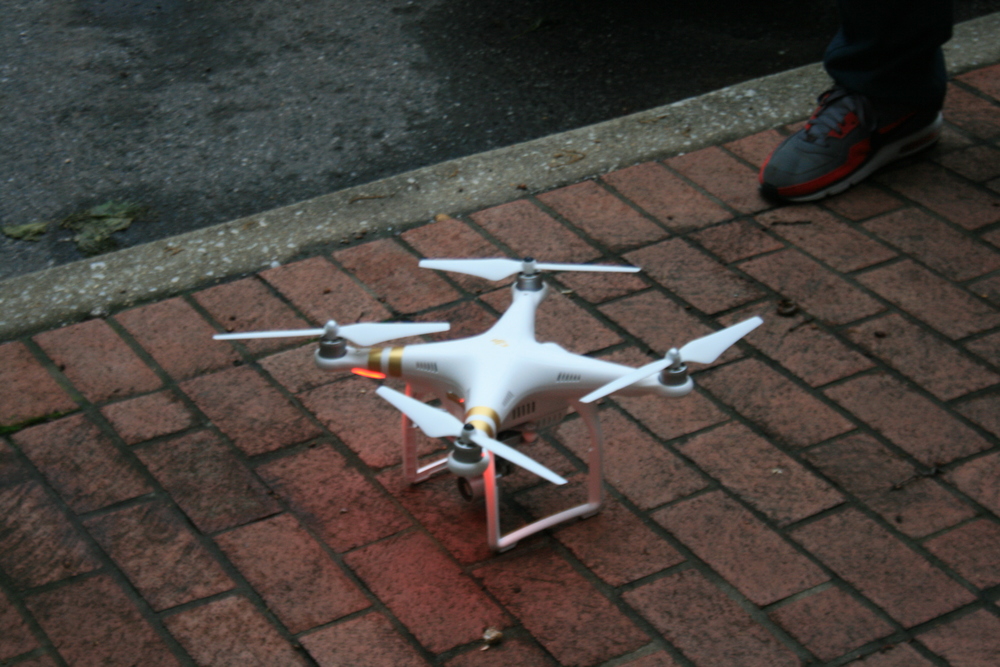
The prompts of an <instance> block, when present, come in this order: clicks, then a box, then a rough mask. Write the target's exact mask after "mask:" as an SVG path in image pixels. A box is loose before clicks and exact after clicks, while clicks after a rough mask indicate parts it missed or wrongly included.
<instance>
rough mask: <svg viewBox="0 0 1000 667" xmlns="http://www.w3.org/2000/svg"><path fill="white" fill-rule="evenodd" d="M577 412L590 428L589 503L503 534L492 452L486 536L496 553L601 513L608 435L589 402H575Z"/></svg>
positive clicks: (486, 477)
mask: <svg viewBox="0 0 1000 667" xmlns="http://www.w3.org/2000/svg"><path fill="white" fill-rule="evenodd" d="M574 407H575V408H576V411H577V412H578V413H580V417H581V418H582V419H583V420H584V422H585V423H586V424H587V428H588V430H589V431H590V451H589V453H588V456H587V459H588V460H587V466H588V467H589V469H590V470H589V472H588V473H587V502H585V503H583V504H582V505H577V506H576V507H571V508H570V509H568V510H563V511H562V512H557V513H555V514H553V515H551V516H548V517H545V518H544V519H539V520H538V521H535V522H533V523H529V524H528V525H526V526H522V527H521V528H518V529H517V530H514V531H511V532H509V533H507V534H506V535H501V534H500V489H499V487H498V486H497V477H496V460H495V459H494V457H493V454H492V453H489V457H490V465H489V467H488V468H487V469H486V472H484V473H483V485H484V490H485V494H486V532H487V534H486V539H487V541H488V543H489V545H490V548H491V549H493V550H494V551H496V552H504V551H507V550H508V549H512V548H514V547H515V546H517V543H518V542H520V541H521V540H522V539H524V538H525V537H528V536H529V535H534V534H535V533H537V532H539V531H541V530H545V529H546V528H551V527H552V526H555V525H556V524H560V523H562V522H563V521H569V520H570V519H575V518H577V517H582V518H587V517H591V516H593V515H595V514H597V512H598V511H600V509H601V504H602V499H601V498H602V495H601V492H602V484H603V479H604V472H603V463H604V456H603V443H604V437H603V435H602V434H601V425H600V422H598V419H597V409H596V408H595V407H594V406H593V405H591V404H589V403H579V402H577V403H575V404H574Z"/></svg>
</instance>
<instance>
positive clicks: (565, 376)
mask: <svg viewBox="0 0 1000 667" xmlns="http://www.w3.org/2000/svg"><path fill="white" fill-rule="evenodd" d="M581 377H582V376H580V375H579V374H577V373H560V374H559V375H558V376H557V377H556V382H579V381H580V379H581Z"/></svg>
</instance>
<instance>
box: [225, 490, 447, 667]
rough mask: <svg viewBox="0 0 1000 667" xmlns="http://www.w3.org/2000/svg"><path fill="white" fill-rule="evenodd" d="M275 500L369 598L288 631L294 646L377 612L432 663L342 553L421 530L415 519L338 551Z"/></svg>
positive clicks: (406, 628) (345, 553)
mask: <svg viewBox="0 0 1000 667" xmlns="http://www.w3.org/2000/svg"><path fill="white" fill-rule="evenodd" d="M276 500H277V502H278V503H280V504H281V506H282V508H283V512H282V514H288V515H289V516H292V517H294V518H295V521H296V525H297V526H298V527H299V528H300V529H301V530H303V531H305V532H306V533H307V534H308V535H309V537H310V538H311V539H312V540H313V541H314V542H315V543H316V544H317V545H319V547H320V549H321V550H322V551H323V552H324V554H326V556H327V557H328V558H330V559H331V560H332V561H333V562H334V563H336V565H337V567H338V569H339V570H340V571H341V572H342V573H343V574H344V575H345V576H346V577H347V578H348V580H349V581H350V582H351V583H352V584H353V585H354V586H356V587H357V589H358V590H359V591H361V593H362V595H364V596H365V598H367V599H368V600H369V602H370V606H368V607H365V608H364V609H360V610H358V611H356V612H352V613H351V614H347V615H344V616H341V617H339V618H335V619H333V620H332V621H329V622H327V623H322V624H320V625H317V626H315V627H312V628H308V629H306V630H303V631H302V632H299V633H298V634H291V633H289V635H290V636H291V637H293V638H294V640H295V641H294V644H295V645H297V646H301V642H300V641H299V639H300V638H302V637H305V636H307V635H309V634H311V633H313V632H317V631H319V630H322V629H324V628H328V627H332V626H335V625H340V624H341V623H345V622H347V621H349V620H352V619H354V618H359V617H361V616H365V615H367V614H369V613H377V614H381V615H382V616H383V617H384V618H385V619H386V620H387V621H388V622H389V623H390V625H392V627H393V630H394V631H395V632H396V633H398V634H399V635H400V636H401V637H402V638H403V639H404V640H405V641H406V642H407V643H409V644H410V646H411V647H413V648H414V650H416V651H417V653H418V654H419V655H421V656H422V657H423V658H424V659H425V660H427V661H428V662H429V663H431V664H434V654H433V653H431V652H430V650H429V649H427V648H425V647H424V646H423V645H422V644H421V643H420V642H419V641H417V638H416V637H415V636H414V635H413V633H412V632H411V631H410V629H409V628H408V627H406V625H404V624H403V622H402V621H400V620H399V618H397V616H396V614H395V613H393V611H392V610H391V609H389V607H388V606H386V604H385V603H384V602H383V601H382V599H381V598H380V597H379V596H377V595H376V594H375V592H374V591H372V590H371V588H370V587H369V586H368V584H367V583H365V581H364V580H363V579H361V577H359V576H358V575H357V573H355V572H354V570H353V569H352V568H351V567H349V566H348V565H347V563H346V562H345V560H344V557H345V556H347V555H348V554H350V553H353V552H355V551H358V550H360V549H365V548H368V547H370V546H372V545H374V544H378V543H381V542H386V541H388V540H391V539H393V538H398V537H401V536H404V535H409V534H411V533H417V532H421V531H420V524H419V523H417V522H416V521H415V520H414V521H413V525H410V526H407V527H405V528H403V529H402V530H399V531H396V532H395V533H392V534H391V535H386V536H384V537H381V538H379V539H377V540H372V541H371V542H368V543H366V544H362V545H359V546H357V547H354V548H352V549H348V550H345V551H343V552H338V551H336V550H335V549H333V547H331V546H330V545H329V544H327V543H326V541H325V540H323V539H322V538H321V537H320V536H319V534H318V533H317V532H316V531H315V530H314V529H313V528H312V527H311V526H310V525H309V523H308V522H306V521H302V520H301V519H300V517H299V515H298V514H297V513H296V512H295V511H294V510H293V509H292V508H291V507H288V506H287V503H286V502H285V500H284V499H283V498H281V497H280V496H279V497H278V498H276ZM404 511H405V510H404ZM406 516H409V514H407V515H406ZM410 518H411V519H412V517H410ZM244 525H250V524H244ZM432 539H433V537H432ZM302 651H303V652H305V653H308V651H307V650H306V649H305V648H304V647H302ZM309 659H310V660H313V658H312V655H311V654H309ZM313 662H315V661H314V660H313Z"/></svg>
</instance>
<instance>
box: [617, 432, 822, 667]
mask: <svg viewBox="0 0 1000 667" xmlns="http://www.w3.org/2000/svg"><path fill="white" fill-rule="evenodd" d="M657 440H658V441H659V439H657ZM675 453H676V452H675ZM685 462H686V458H685ZM695 470H698V471H699V472H701V474H703V475H704V472H702V471H701V470H700V469H699V468H697V467H696V466H695ZM606 486H607V487H610V489H609V490H613V491H614V493H615V499H616V501H617V502H618V503H620V504H621V505H622V506H623V507H625V508H626V509H628V511H630V512H631V513H632V514H634V515H636V516H637V517H638V518H639V520H640V521H642V523H643V524H644V525H645V526H646V527H647V528H649V529H650V530H652V531H653V533H654V534H656V535H659V536H660V537H661V538H662V539H663V540H665V541H666V542H667V544H669V545H670V546H671V547H673V548H674V549H675V550H676V551H677V552H678V553H679V554H680V555H681V556H683V557H684V560H683V561H682V562H681V563H678V564H676V565H674V566H671V567H669V568H665V569H664V570H661V571H660V572H656V573H653V574H651V575H647V576H646V577H644V578H643V579H641V580H639V581H636V582H630V583H628V584H625V585H623V586H620V587H618V589H617V592H618V594H619V595H621V594H622V593H624V592H627V591H630V590H634V589H636V588H639V587H640V586H641V585H644V584H645V583H651V582H652V581H656V580H659V579H662V578H664V577H666V576H671V575H672V574H675V573H677V572H682V571H684V570H687V569H695V570H697V571H698V572H699V573H700V574H701V575H702V576H703V577H705V578H706V579H707V580H708V581H710V582H711V583H713V584H714V585H715V587H716V588H718V589H720V590H722V591H723V592H724V593H725V594H726V596H727V597H728V598H729V599H731V600H733V601H734V602H736V603H737V604H738V605H739V606H740V607H741V608H742V609H743V610H744V611H745V612H747V613H748V614H749V615H750V616H751V618H753V619H754V620H755V621H756V622H757V623H759V624H760V625H762V626H764V628H766V629H767V630H768V631H769V632H770V633H771V634H772V635H773V636H774V637H775V638H776V639H777V640H778V641H779V642H780V643H781V644H783V645H784V646H786V647H787V648H789V650H791V651H792V652H793V653H794V654H795V655H797V656H798V657H799V658H800V659H802V660H806V659H812V653H811V652H810V651H809V650H808V649H806V648H805V646H803V645H802V644H801V643H799V642H798V641H797V640H795V639H794V638H793V637H792V636H791V635H790V634H788V633H787V632H786V631H785V630H784V629H783V628H781V627H780V626H778V625H777V624H776V623H774V622H773V621H772V620H771V619H770V617H768V616H767V614H766V613H765V612H764V611H763V610H762V609H761V608H760V607H758V606H757V605H756V604H754V603H753V602H751V601H750V599H749V598H747V597H746V596H744V595H743V593H742V592H740V591H739V590H738V589H737V588H736V587H735V586H734V585H732V584H730V583H729V582H728V581H727V580H726V579H725V578H724V577H723V576H722V575H721V574H719V573H718V572H716V571H715V569H714V568H712V566H711V565H709V564H708V563H707V562H706V561H704V560H703V559H702V558H700V557H699V556H698V555H697V554H696V553H695V552H694V551H692V550H691V549H690V548H689V547H688V546H687V545H686V544H684V543H683V542H682V541H681V540H680V539H678V538H676V537H675V536H674V535H673V533H671V532H670V531H668V530H667V529H666V528H664V527H663V526H662V525H660V524H659V523H658V522H657V521H655V520H654V519H653V518H652V516H651V514H652V513H653V512H654V511H657V509H659V508H656V509H650V510H648V511H643V510H641V509H639V507H638V506H637V505H635V504H634V503H633V502H632V501H631V500H630V499H629V498H627V497H625V496H624V495H623V494H621V493H620V492H618V491H617V489H614V487H613V485H610V484H608V485H606ZM717 490H719V489H711V490H699V491H698V492H695V493H693V494H688V495H687V496H684V498H679V499H677V501H675V502H681V501H683V500H688V499H690V498H692V497H694V496H697V495H704V494H705V493H709V492H711V491H717ZM723 490H724V491H726V492H728V490H726V489H723ZM737 502H739V500H738V499H737ZM779 534H780V533H779ZM782 538H783V539H784V541H786V542H789V541H790V540H788V538H787V537H786V536H784V535H782ZM793 546H794V547H798V545H797V544H794V543H793ZM824 571H825V569H824ZM640 581H641V582H643V583H639V582H640ZM622 604H626V605H627V603H625V601H624V600H622ZM629 608H631V607H629ZM633 611H634V610H633ZM636 613H638V612H636ZM639 616H640V617H642V616H641V614H639ZM642 618H643V621H644V622H645V623H648V621H645V618H644V617H642ZM648 627H649V628H651V629H652V631H653V632H654V633H655V634H654V636H656V637H659V638H660V639H661V640H663V641H664V642H667V640H666V638H665V637H663V636H662V635H661V633H659V632H658V631H656V630H655V628H652V625H651V624H650V625H649V626H648ZM646 628H647V626H645V625H644V626H643V629H644V630H646V631H647V632H649V630H647V629H646ZM667 643H668V644H669V642H667Z"/></svg>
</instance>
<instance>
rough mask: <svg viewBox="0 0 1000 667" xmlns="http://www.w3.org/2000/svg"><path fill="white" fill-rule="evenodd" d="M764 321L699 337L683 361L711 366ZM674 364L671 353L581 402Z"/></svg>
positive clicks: (682, 352) (682, 356) (682, 351)
mask: <svg viewBox="0 0 1000 667" xmlns="http://www.w3.org/2000/svg"><path fill="white" fill-rule="evenodd" d="M763 322H764V320H762V319H761V318H759V317H751V318H750V319H749V320H744V321H742V322H740V323H739V324H734V325H733V326H731V327H726V328H725V329H722V330H721V331H716V332H715V333H711V334H709V335H707V336H703V337H702V338H696V339H695V340H693V341H691V342H690V343H688V344H687V345H685V346H684V347H682V348H681V349H680V352H679V357H680V361H682V362H689V361H691V362H694V363H698V364H710V363H712V362H713V361H715V360H716V359H718V358H719V357H720V356H722V353H723V352H725V351H726V350H728V349H729V348H730V347H732V345H733V344H734V343H735V342H736V341H738V340H739V339H741V338H743V337H744V336H746V335H747V334H748V333H750V332H751V331H753V330H754V329H756V328H757V327H759V326H760V325H761V324H762V323H763ZM673 363H674V359H673V358H671V355H669V354H668V355H667V356H666V357H665V358H663V359H660V360H659V361H654V362H652V363H649V364H646V365H645V366H641V367H639V368H637V369H635V370H634V371H632V372H631V373H626V374H625V375H623V376H621V377H620V378H618V379H617V380H613V381H611V382H609V383H607V384H606V385H604V386H603V387H598V388H597V389H595V390H594V391H592V392H590V393H589V394H587V395H586V396H584V397H583V398H581V399H580V402H581V403H593V402H594V401H596V400H597V399H599V398H604V397H605V396H607V395H609V394H613V393H614V392H616V391H618V390H619V389H624V388H625V387H628V386H630V385H633V384H635V383H636V382H641V381H642V380H645V379H646V378H648V377H649V376H650V375H653V374H655V373H659V372H660V371H662V370H663V369H664V368H666V367H668V366H670V365H672V364H673Z"/></svg>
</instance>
